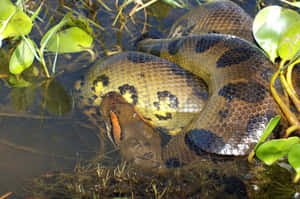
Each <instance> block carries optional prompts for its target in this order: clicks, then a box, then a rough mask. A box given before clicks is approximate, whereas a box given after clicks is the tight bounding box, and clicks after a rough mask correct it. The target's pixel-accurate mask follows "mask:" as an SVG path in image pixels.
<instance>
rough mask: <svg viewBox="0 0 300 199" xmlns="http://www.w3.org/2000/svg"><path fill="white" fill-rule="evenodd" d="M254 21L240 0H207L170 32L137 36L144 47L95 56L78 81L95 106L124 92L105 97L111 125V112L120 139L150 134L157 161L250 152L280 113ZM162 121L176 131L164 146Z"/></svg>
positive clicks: (87, 102) (88, 104) (84, 101)
mask: <svg viewBox="0 0 300 199" xmlns="http://www.w3.org/2000/svg"><path fill="white" fill-rule="evenodd" d="M251 29H252V19H251V17H250V16H249V15H248V14H247V13H246V12H244V11H243V9H241V8H240V7H239V6H237V5H236V4H234V3H232V2H230V1H215V2H210V3H207V4H203V5H201V6H199V7H197V8H195V9H193V10H191V11H190V12H188V13H187V14H186V15H185V16H183V17H181V18H180V19H179V20H178V21H177V22H176V23H175V24H174V25H173V27H172V28H171V31H170V33H169V36H168V38H166V39H145V40H143V41H141V42H139V43H138V48H139V50H140V51H144V53H143V52H123V53H119V54H116V55H113V56H110V57H107V58H105V59H103V60H101V61H100V62H98V63H97V64H95V65H94V67H93V68H92V69H91V70H90V71H89V73H88V74H87V75H86V76H85V78H84V79H83V80H82V81H81V82H80V84H78V85H77V86H78V87H77V88H78V91H79V96H80V104H81V106H83V107H85V108H86V109H88V108H91V109H95V108H96V109H98V108H99V105H100V103H101V102H102V101H103V97H104V96H107V94H108V93H110V92H117V93H119V94H120V96H118V95H115V94H108V97H107V98H108V99H109V100H104V101H105V102H102V106H101V112H102V113H103V115H104V116H105V118H106V120H107V127H108V129H110V128H111V121H110V116H111V114H110V113H112V112H113V113H114V115H115V116H116V117H117V118H118V119H119V123H120V128H121V129H120V130H121V134H122V135H121V138H120V139H121V143H122V140H126V137H127V135H128V136H129V137H130V136H131V135H135V136H136V139H135V142H137V141H139V139H150V140H152V141H153V143H152V145H153V146H156V147H158V149H156V152H155V153H153V152H149V151H150V150H147V149H145V153H144V156H145V157H147V156H149V157H148V158H149V159H154V160H155V161H158V162H160V161H163V162H165V163H167V162H173V163H174V162H175V163H178V162H182V161H183V162H184V161H190V160H193V159H195V158H197V157H198V156H199V155H201V154H202V153H203V152H208V153H213V154H217V155H234V156H242V155H246V154H248V153H249V152H250V150H251V149H252V148H253V146H254V145H255V144H256V143H257V141H258V140H259V139H260V137H261V134H262V132H263V131H264V129H265V127H266V125H267V123H268V121H269V120H270V119H271V118H272V117H273V116H275V115H277V114H281V111H280V109H279V107H278V105H277V104H276V102H275V101H274V100H273V97H272V95H271V93H270V89H269V80H270V77H271V76H272V74H273V72H274V70H275V68H274V66H273V65H272V64H271V63H270V62H269V61H268V60H267V59H266V58H265V57H264V55H263V54H262V52H261V51H260V49H258V48H257V47H256V46H255V45H254V44H252V43H250V42H252V41H253V37H252V31H251ZM151 54H152V55H151ZM206 85H207V86H206ZM207 87H208V92H207V91H206V89H207ZM121 96H122V97H121ZM123 98H124V99H125V100H126V101H124V99H123ZM105 99H106V98H105ZM127 102H129V103H131V104H132V105H130V104H128V103H127ZM125 111H127V112H126V113H124V112H125ZM139 114H140V115H142V116H140V115H139ZM141 117H142V118H143V119H142V120H141V119H135V118H141ZM281 122H282V125H286V124H285V122H286V121H285V119H283V120H282V121H281ZM154 127H155V128H154ZM157 129H158V130H159V131H160V132H161V131H162V132H170V134H174V136H173V137H172V138H171V140H170V141H169V142H168V144H167V145H166V146H165V147H163V148H160V142H161V141H160V140H159V138H157V136H155V135H153V133H154V132H156V130H157ZM124 130H126V132H123V131H124ZM134 132H137V133H136V134H135V133H134ZM175 134H176V135H175ZM139 137H140V138H139ZM157 139H158V140H157ZM124 142H125V141H124ZM148 142H149V141H148ZM133 145H134V143H133ZM150 145H151V143H150ZM150 145H149V148H153V146H150ZM123 150H131V149H130V148H128V149H124V148H123ZM135 150H136V151H139V152H141V150H142V149H140V148H139V147H137V148H135ZM131 153H134V151H131Z"/></svg>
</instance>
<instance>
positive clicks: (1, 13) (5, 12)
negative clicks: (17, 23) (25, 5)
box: [0, 0, 17, 24]
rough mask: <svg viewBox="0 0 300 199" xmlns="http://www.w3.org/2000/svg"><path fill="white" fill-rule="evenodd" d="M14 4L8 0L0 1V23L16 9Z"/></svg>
mask: <svg viewBox="0 0 300 199" xmlns="http://www.w3.org/2000/svg"><path fill="white" fill-rule="evenodd" d="M16 9H17V8H16V6H15V5H14V4H13V3H12V2H11V1H10V0H1V1H0V24H2V23H3V21H5V20H6V19H8V18H9V16H10V15H12V14H13V13H14V11H15V10H16Z"/></svg>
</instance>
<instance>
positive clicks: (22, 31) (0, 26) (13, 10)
mask: <svg viewBox="0 0 300 199" xmlns="http://www.w3.org/2000/svg"><path fill="white" fill-rule="evenodd" d="M31 28H32V22H31V19H30V18H29V17H28V16H27V15H26V14H25V13H24V12H23V11H22V10H20V9H18V8H17V7H16V6H15V5H14V4H12V3H11V2H10V1H9V0H1V1H0V36H1V38H2V39H5V38H7V37H17V36H22V35H27V34H29V33H30V32H31Z"/></svg>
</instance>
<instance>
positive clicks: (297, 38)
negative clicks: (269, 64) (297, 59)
mask: <svg viewBox="0 0 300 199" xmlns="http://www.w3.org/2000/svg"><path fill="white" fill-rule="evenodd" d="M299 49H300V23H296V24H294V25H292V26H290V27H289V28H288V29H287V30H286V31H285V32H284V33H283V34H282V36H281V39H280V40H279V45H278V54H279V56H280V57H281V59H282V60H283V61H284V62H285V61H287V60H290V59H292V58H293V57H294V56H295V54H296V53H297V51H298V50H299Z"/></svg>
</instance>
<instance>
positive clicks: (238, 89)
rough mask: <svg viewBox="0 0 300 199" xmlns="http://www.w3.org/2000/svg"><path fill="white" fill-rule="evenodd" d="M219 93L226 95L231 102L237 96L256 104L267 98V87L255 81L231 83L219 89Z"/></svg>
mask: <svg viewBox="0 0 300 199" xmlns="http://www.w3.org/2000/svg"><path fill="white" fill-rule="evenodd" d="M219 95H220V96H223V97H225V98H226V99H227V100H228V102H229V103H230V102H231V100H233V99H234V98H237V99H239V100H243V101H246V102H249V103H252V104H254V103H258V102H261V101H263V100H264V99H265V96H266V88H265V87H264V86H263V85H261V84H260V83H258V82H254V81H249V82H236V83H229V84H227V85H225V86H223V87H222V88H221V89H220V90H219Z"/></svg>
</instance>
